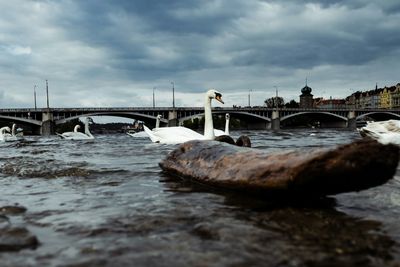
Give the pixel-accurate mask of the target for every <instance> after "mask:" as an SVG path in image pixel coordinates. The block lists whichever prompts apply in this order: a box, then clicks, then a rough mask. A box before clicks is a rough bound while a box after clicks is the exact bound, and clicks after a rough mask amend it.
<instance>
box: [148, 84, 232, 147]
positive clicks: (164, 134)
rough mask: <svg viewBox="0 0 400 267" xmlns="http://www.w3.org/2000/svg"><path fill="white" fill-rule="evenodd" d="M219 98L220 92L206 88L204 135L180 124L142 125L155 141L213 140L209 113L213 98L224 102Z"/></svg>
mask: <svg viewBox="0 0 400 267" xmlns="http://www.w3.org/2000/svg"><path fill="white" fill-rule="evenodd" d="M221 98H222V95H221V93H219V92H218V91H216V90H208V91H207V93H206V95H205V99H204V119H205V121H204V135H202V134H199V133H198V132H195V131H193V130H191V129H189V128H186V127H182V126H176V127H163V128H154V129H153V130H150V129H149V128H148V127H146V126H144V130H145V131H146V133H147V134H148V135H149V137H150V139H151V141H152V142H155V143H163V144H179V143H184V142H187V141H190V140H214V139H215V134H214V126H213V120H212V113H211V100H212V99H215V100H217V101H219V102H221V103H222V104H223V103H224V102H223V101H222V99H221Z"/></svg>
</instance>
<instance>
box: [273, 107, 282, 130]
mask: <svg viewBox="0 0 400 267" xmlns="http://www.w3.org/2000/svg"><path fill="white" fill-rule="evenodd" d="M280 128H281V120H280V118H279V111H278V110H274V111H272V119H271V129H272V130H274V131H275V130H279V129H280Z"/></svg>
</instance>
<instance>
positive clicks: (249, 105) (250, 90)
mask: <svg viewBox="0 0 400 267" xmlns="http://www.w3.org/2000/svg"><path fill="white" fill-rule="evenodd" d="M252 91H253V90H251V89H250V90H249V107H251V105H250V92H252Z"/></svg>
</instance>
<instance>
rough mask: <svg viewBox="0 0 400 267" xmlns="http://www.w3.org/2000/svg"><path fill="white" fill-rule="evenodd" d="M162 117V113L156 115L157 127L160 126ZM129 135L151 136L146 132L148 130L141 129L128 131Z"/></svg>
mask: <svg viewBox="0 0 400 267" xmlns="http://www.w3.org/2000/svg"><path fill="white" fill-rule="evenodd" d="M161 118H162V115H160V114H158V115H157V117H156V127H155V128H160V120H161ZM127 135H129V136H132V137H146V138H147V137H149V135H148V134H147V133H146V131H139V132H136V133H129V132H128V133H127Z"/></svg>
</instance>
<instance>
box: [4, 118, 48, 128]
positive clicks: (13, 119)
mask: <svg viewBox="0 0 400 267" xmlns="http://www.w3.org/2000/svg"><path fill="white" fill-rule="evenodd" d="M0 119H5V120H7V121H11V122H20V123H24V124H31V125H34V126H41V125H42V122H41V121H38V120H33V119H27V118H20V117H11V116H3V115H0Z"/></svg>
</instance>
